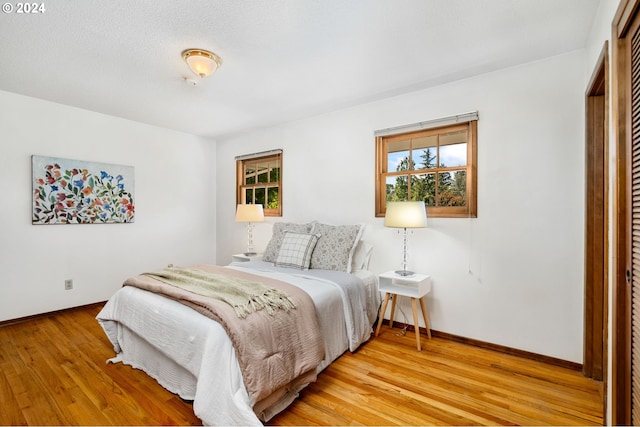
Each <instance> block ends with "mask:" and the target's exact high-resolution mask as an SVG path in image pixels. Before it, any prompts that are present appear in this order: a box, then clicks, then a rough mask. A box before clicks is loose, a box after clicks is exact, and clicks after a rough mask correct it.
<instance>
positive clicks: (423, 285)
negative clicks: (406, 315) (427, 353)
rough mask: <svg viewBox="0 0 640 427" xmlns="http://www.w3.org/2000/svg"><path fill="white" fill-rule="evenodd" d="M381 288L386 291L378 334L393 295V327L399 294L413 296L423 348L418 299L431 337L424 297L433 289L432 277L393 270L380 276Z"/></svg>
mask: <svg viewBox="0 0 640 427" xmlns="http://www.w3.org/2000/svg"><path fill="white" fill-rule="evenodd" d="M378 279H379V290H380V292H384V293H385V296H384V302H383V303H382V308H381V309H380V316H379V319H378V327H377V328H376V336H378V334H379V333H380V327H381V326H382V322H383V320H384V314H385V312H386V311H387V304H388V303H389V299H390V298H391V297H392V296H393V298H392V299H393V301H392V303H391V317H390V320H389V327H390V328H393V317H394V314H395V311H396V302H397V300H398V297H399V296H404V297H409V298H411V308H412V309H413V324H414V326H415V328H416V344H417V347H418V351H420V350H422V346H421V345H420V326H419V324H418V301H420V309H421V311H422V318H423V320H424V326H425V328H426V329H427V336H428V337H429V339H431V326H430V325H429V316H428V315H427V308H426V307H425V305H424V299H423V297H424V296H425V295H426V294H428V293H429V292H430V291H431V277H429V276H427V275H424V274H414V275H412V276H400V275H399V274H396V273H395V272H393V271H388V272H386V273H383V274H381V275H379V276H378Z"/></svg>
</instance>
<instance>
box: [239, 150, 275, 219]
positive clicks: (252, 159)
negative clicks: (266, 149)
mask: <svg viewBox="0 0 640 427" xmlns="http://www.w3.org/2000/svg"><path fill="white" fill-rule="evenodd" d="M274 160H278V162H279V164H280V174H279V180H278V181H277V182H271V181H270V180H271V173H270V171H268V172H267V177H268V181H267V182H266V183H264V182H258V177H257V175H258V174H257V173H256V182H255V183H253V184H246V183H245V177H246V173H245V170H246V167H247V166H248V165H251V164H258V163H261V162H269V161H274ZM282 171H283V165H282V152H281V151H279V152H277V151H276V152H275V153H273V152H270V153H268V154H265V155H255V156H246V157H245V156H240V158H237V159H236V204H244V203H246V200H245V194H246V193H245V190H246V189H249V188H253V189H256V188H264V189H265V201H266V200H267V198H268V188H270V187H271V188H273V187H276V188H277V189H278V208H277V209H269V208H267V206H265V205H264V204H263V205H262V207H263V212H264V216H273V217H278V216H282ZM251 203H253V201H251Z"/></svg>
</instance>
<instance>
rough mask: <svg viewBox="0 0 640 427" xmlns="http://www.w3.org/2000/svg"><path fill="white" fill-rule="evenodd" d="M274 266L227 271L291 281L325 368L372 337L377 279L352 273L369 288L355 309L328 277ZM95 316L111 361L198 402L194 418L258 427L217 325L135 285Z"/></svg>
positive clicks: (231, 353)
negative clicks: (318, 337) (314, 315)
mask: <svg viewBox="0 0 640 427" xmlns="http://www.w3.org/2000/svg"><path fill="white" fill-rule="evenodd" d="M261 264H265V265H261ZM252 265H253V266H252ZM269 265H270V264H268V263H258V264H256V263H253V262H252V263H241V265H238V264H233V265H231V266H230V268H237V269H242V270H244V271H247V272H250V273H252V274H257V275H268V276H270V277H274V278H276V279H279V280H283V281H286V282H288V283H291V284H293V285H296V286H298V287H300V288H302V289H303V290H305V291H306V292H307V293H308V294H309V295H310V296H311V298H312V299H313V301H314V303H315V305H316V309H317V312H318V321H319V323H320V328H321V331H322V335H323V338H324V341H325V352H326V358H325V360H324V361H323V362H322V364H321V365H320V367H319V369H320V370H321V369H324V368H325V367H326V366H327V365H329V364H330V363H331V362H332V361H333V360H335V359H336V358H337V357H338V356H340V355H341V354H342V353H344V351H346V350H347V349H349V348H350V349H351V350H352V351H353V350H355V348H356V347H357V346H358V345H359V344H360V343H362V342H364V341H366V339H368V338H369V336H370V334H371V327H372V324H373V321H374V320H375V315H376V313H377V308H378V305H379V302H380V301H379V293H378V292H377V282H376V279H375V276H374V275H373V274H371V273H369V272H357V273H356V274H355V275H357V276H358V277H361V278H362V280H363V282H364V284H365V290H364V292H362V293H360V295H361V296H364V300H365V301H363V303H364V307H365V308H364V309H362V308H361V309H358V308H357V306H356V308H354V307H353V306H352V304H351V303H350V302H349V300H348V298H346V295H347V294H348V293H351V294H352V295H351V297H354V296H353V294H354V292H355V293H358V292H356V291H348V290H345V288H343V287H342V286H340V285H337V284H336V283H334V282H332V281H331V280H330V279H329V278H326V277H314V276H313V275H311V274H305V273H304V272H299V271H297V272H296V273H295V274H293V275H291V274H286V273H284V272H282V271H274V270H273V267H271V271H268V270H269ZM314 274H315V272H314ZM316 276H317V275H316ZM321 276H322V275H321ZM355 298H356V299H357V298H360V297H358V296H355ZM97 319H98V321H99V322H100V324H101V325H102V327H103V328H104V330H105V333H106V334H107V336H108V337H109V339H110V341H111V342H112V343H113V345H114V350H115V352H116V353H117V356H116V357H115V358H114V359H111V361H113V362H118V361H120V362H123V363H125V364H128V365H131V366H133V367H134V368H138V369H142V370H144V371H145V372H146V373H147V374H149V375H150V376H151V377H153V378H155V379H156V380H157V381H158V382H159V383H160V384H161V385H162V386H163V387H165V388H166V389H168V390H170V391H171V392H173V393H176V394H178V395H179V396H180V397H182V398H183V399H187V400H193V409H194V413H195V414H196V416H198V417H199V418H200V419H201V420H202V422H203V424H205V425H261V422H260V420H259V419H258V417H257V416H256V415H255V414H254V412H253V410H252V408H251V405H250V403H249V396H248V395H247V392H246V390H245V387H244V383H243V381H242V374H241V372H240V368H239V366H238V362H237V360H236V357H235V352H234V349H233V345H232V344H231V341H230V340H229V338H228V337H227V335H226V333H225V331H224V329H223V328H222V327H221V326H220V325H219V324H218V323H217V322H215V321H213V320H211V319H209V318H207V317H205V316H202V315H200V314H199V313H197V312H196V311H194V310H192V309H190V308H188V307H186V306H184V305H182V304H180V303H178V302H176V301H173V300H170V299H167V298H164V297H162V296H159V295H155V294H152V293H150V292H147V291H143V290H140V289H136V288H133V287H124V288H122V289H120V290H118V292H116V294H114V296H113V297H112V298H111V299H110V300H109V301H108V302H107V304H106V305H105V307H104V308H103V309H102V311H101V312H100V313H99V314H98V316H97ZM169 337H170V339H168V338H169ZM296 396H297V390H294V391H292V394H291V396H290V400H293V399H294V398H295V397H296ZM290 400H289V401H287V402H283V405H284V406H286V405H287V404H288V403H289V402H290ZM284 406H281V407H277V408H274V412H272V413H269V414H265V415H264V418H265V419H269V418H270V417H271V416H273V415H275V413H277V412H278V411H279V410H281V409H283V407H284Z"/></svg>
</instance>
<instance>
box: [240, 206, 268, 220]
mask: <svg viewBox="0 0 640 427" xmlns="http://www.w3.org/2000/svg"><path fill="white" fill-rule="evenodd" d="M262 221H264V211H263V209H262V205H238V207H237V209H236V222H262Z"/></svg>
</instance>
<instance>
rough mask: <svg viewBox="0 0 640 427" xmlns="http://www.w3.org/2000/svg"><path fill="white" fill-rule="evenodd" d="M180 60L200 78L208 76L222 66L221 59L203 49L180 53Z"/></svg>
mask: <svg viewBox="0 0 640 427" xmlns="http://www.w3.org/2000/svg"><path fill="white" fill-rule="evenodd" d="M182 58H183V59H184V60H185V61H186V62H187V65H188V66H189V68H190V69H191V71H193V73H194V74H196V75H197V76H199V77H200V78H205V77H207V76H210V75H211V74H213V73H215V72H216V70H217V69H218V67H219V66H220V65H222V59H221V58H220V57H219V56H218V55H216V54H215V53H213V52H209V51H208V50H204V49H187V50H185V51H183V52H182Z"/></svg>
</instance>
